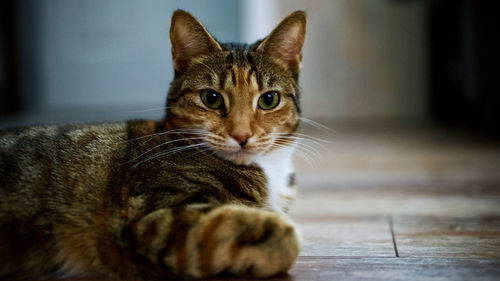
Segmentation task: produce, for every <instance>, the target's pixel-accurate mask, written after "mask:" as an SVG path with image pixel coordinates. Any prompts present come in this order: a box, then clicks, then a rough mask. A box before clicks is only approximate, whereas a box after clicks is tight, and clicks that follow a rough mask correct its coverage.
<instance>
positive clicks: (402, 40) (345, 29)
mask: <svg viewBox="0 0 500 281" xmlns="http://www.w3.org/2000/svg"><path fill="white" fill-rule="evenodd" d="M18 3H19V14H20V15H19V19H20V27H21V34H20V40H21V44H20V45H21V54H22V60H21V64H22V69H23V72H22V74H23V75H22V79H23V80H22V88H23V96H24V99H23V100H24V104H25V108H28V109H29V110H34V109H39V110H42V111H48V112H56V113H55V114H56V115H57V114H58V115H59V118H57V119H58V120H57V121H65V120H68V118H67V116H63V115H64V114H70V115H72V114H73V112H78V111H80V112H82V111H83V112H86V111H85V110H86V109H88V108H92V109H93V110H94V112H95V110H97V111H104V110H109V112H112V111H119V110H124V109H131V110H141V109H146V108H153V107H161V106H163V105H164V102H165V96H166V92H167V90H168V87H169V83H170V81H171V80H172V77H173V70H172V64H171V61H170V60H171V55H170V42H169V36H168V31H169V26H170V17H171V14H172V12H173V11H174V10H175V9H177V8H182V9H185V10H188V11H190V12H191V13H193V14H194V15H195V16H196V17H197V18H198V19H199V20H200V21H201V22H202V23H203V24H204V25H205V26H206V27H207V28H208V29H209V31H211V32H212V33H213V34H215V35H216V37H217V38H218V39H219V40H222V41H244V42H248V43H250V42H253V41H255V40H257V39H260V38H262V37H264V36H265V35H267V34H268V33H269V32H270V31H271V30H272V29H273V28H274V27H275V25H277V24H278V23H279V22H280V21H281V19H283V18H284V17H285V16H286V15H288V14H289V13H290V12H292V11H294V10H305V11H306V12H307V14H308V26H307V37H306V43H305V47H304V58H303V69H302V73H301V85H302V88H303V93H304V94H303V100H302V103H303V108H304V114H305V116H306V117H311V118H317V119H332V118H337V119H343V118H347V119H356V118H393V119H408V118H424V117H425V116H426V115H427V114H428V112H427V111H428V101H427V98H428V95H427V88H428V81H427V77H428V74H427V73H426V72H427V68H428V67H427V52H426V36H427V32H426V29H425V20H426V12H427V7H426V6H427V5H426V2H425V1H418V0H415V1H411V0H407V1H395V0H393V1H372V0H335V1H330V0H308V1H301V0H241V1H233V0H211V1H203V0H172V1H163V0H146V1H134V0H85V1H80V0H20V1H19V2H18ZM62 109H64V110H66V111H65V112H66V113H61V112H63V111H62ZM159 113H160V115H161V111H160V112H159ZM86 114H87V113H86ZM87 115H88V114H87ZM82 116H84V115H82ZM122 117H123V116H121V115H120V116H116V118H115V117H113V118H114V119H120V118H122ZM125 117H127V118H128V117H141V116H139V115H134V116H129V115H127V116H125ZM78 118H79V117H75V118H73V119H72V120H71V121H73V120H78ZM95 118H96V119H98V117H95ZM80 119H88V118H87V117H82V118H80ZM43 121H45V120H41V121H40V122H43ZM83 121H85V120H83Z"/></svg>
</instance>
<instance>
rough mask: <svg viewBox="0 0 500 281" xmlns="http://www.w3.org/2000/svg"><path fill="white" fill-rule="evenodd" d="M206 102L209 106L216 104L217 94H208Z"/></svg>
mask: <svg viewBox="0 0 500 281" xmlns="http://www.w3.org/2000/svg"><path fill="white" fill-rule="evenodd" d="M207 101H208V103H209V104H214V103H215V102H217V94H216V93H213V92H212V93H208V94H207Z"/></svg>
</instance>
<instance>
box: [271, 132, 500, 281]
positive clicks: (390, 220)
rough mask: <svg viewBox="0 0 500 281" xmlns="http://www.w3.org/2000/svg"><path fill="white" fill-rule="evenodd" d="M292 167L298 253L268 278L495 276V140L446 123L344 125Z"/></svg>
mask: <svg viewBox="0 0 500 281" xmlns="http://www.w3.org/2000/svg"><path fill="white" fill-rule="evenodd" d="M310 134H313V135H315V136H319V137H321V138H324V139H328V140H329V141H330V143H328V144H326V145H325V146H326V147H325V149H324V150H323V151H320V152H321V155H322V157H321V159H318V161H317V162H316V163H315V165H314V166H313V167H311V166H308V165H307V163H305V161H302V162H300V163H299V165H298V166H299V167H298V168H299V171H300V172H299V176H298V184H299V186H300V196H299V198H298V199H297V201H296V202H295V205H294V206H293V208H292V210H291V216H292V217H293V218H294V219H295V221H297V222H298V224H299V226H300V229H301V230H302V235H303V240H304V242H303V249H302V252H301V254H300V257H299V259H298V260H297V262H296V264H295V266H294V267H293V269H292V270H291V271H290V272H289V275H288V276H281V277H279V278H275V279H274V280H311V281H312V280H344V281H345V280H500V145H499V144H498V143H493V142H489V141H486V140H481V139H480V138H478V137H475V136H473V135H471V134H465V133H462V132H458V131H453V130H448V129H445V128H434V129H430V128H422V127H413V128H402V127H392V128H377V127H374V128H370V129H367V128H359V127H358V128H343V129H342V128H341V129H338V130H337V131H335V132H319V133H318V130H314V131H311V132H310Z"/></svg>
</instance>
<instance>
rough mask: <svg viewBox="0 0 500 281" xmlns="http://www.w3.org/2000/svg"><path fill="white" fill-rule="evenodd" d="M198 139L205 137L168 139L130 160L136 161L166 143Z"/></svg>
mask: <svg viewBox="0 0 500 281" xmlns="http://www.w3.org/2000/svg"><path fill="white" fill-rule="evenodd" d="M198 139H203V137H196V138H182V139H175V140H170V141H167V142H164V143H161V144H159V145H156V146H154V147H153V148H150V149H148V150H146V151H145V152H143V153H141V154H140V155H138V156H136V157H135V158H134V159H132V160H130V161H129V162H132V161H135V160H137V159H139V158H141V157H142V156H144V155H146V154H147V153H149V152H151V151H153V150H155V149H157V148H159V147H162V146H165V145H168V144H171V143H175V142H180V141H187V140H198Z"/></svg>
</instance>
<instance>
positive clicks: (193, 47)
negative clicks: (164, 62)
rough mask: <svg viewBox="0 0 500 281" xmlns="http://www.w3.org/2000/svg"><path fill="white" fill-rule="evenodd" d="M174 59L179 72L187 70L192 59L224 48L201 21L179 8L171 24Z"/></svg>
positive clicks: (175, 67) (176, 69)
mask: <svg viewBox="0 0 500 281" xmlns="http://www.w3.org/2000/svg"><path fill="white" fill-rule="evenodd" d="M170 41H171V42H172V60H173V62H174V69H175V71H176V72H178V73H183V72H184V71H186V69H187V67H188V66H189V63H190V62H191V60H192V59H194V58H196V57H198V56H201V55H204V54H208V53H210V52H214V51H220V50H222V48H221V47H220V45H219V43H217V41H215V39H214V38H213V37H212V36H210V34H209V33H208V32H207V30H206V29H205V28H204V27H203V25H201V23H200V22H199V21H198V20H197V19H196V18H195V17H194V16H193V15H191V14H190V13H188V12H186V11H183V10H177V11H175V12H174V14H173V15H172V24H171V25H170Z"/></svg>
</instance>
